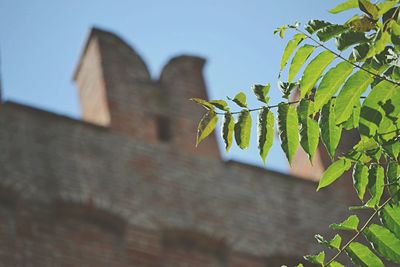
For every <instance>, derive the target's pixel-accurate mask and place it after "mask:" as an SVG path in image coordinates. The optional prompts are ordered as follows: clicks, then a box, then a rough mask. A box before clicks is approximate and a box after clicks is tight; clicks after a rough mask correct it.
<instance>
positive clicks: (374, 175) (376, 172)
mask: <svg viewBox="0 0 400 267" xmlns="http://www.w3.org/2000/svg"><path fill="white" fill-rule="evenodd" d="M384 185H385V171H384V169H383V168H382V166H379V165H370V167H369V170H368V190H369V192H370V193H371V196H372V198H371V199H370V200H368V202H367V203H366V204H365V205H366V206H368V207H374V206H376V205H379V202H380V200H381V197H382V194H383V189H384V187H385V186H384Z"/></svg>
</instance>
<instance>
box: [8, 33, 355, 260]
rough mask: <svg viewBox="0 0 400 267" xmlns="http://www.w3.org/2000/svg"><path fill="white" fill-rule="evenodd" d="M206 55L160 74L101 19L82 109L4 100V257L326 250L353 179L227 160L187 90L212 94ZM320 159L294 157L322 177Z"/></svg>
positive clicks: (185, 256)
mask: <svg viewBox="0 0 400 267" xmlns="http://www.w3.org/2000/svg"><path fill="white" fill-rule="evenodd" d="M204 64H205V61H204V60H203V59H201V58H198V57H194V56H179V57H175V58H173V59H171V60H170V61H169V62H168V63H167V64H166V66H165V67H164V69H163V71H162V73H161V75H160V77H159V78H158V79H156V80H155V79H152V78H151V76H150V74H149V71H148V69H147V67H146V64H145V63H144V61H143V60H142V59H141V58H140V56H139V55H138V54H137V53H136V52H135V51H134V50H133V49H132V47H131V46H129V45H128V44H127V43H126V42H124V41H123V40H122V39H121V38H119V37H118V36H116V35H115V34H113V33H110V32H107V31H103V30H100V29H92V31H91V33H90V35H89V37H88V39H87V42H86V45H85V48H84V50H83V53H82V55H81V58H80V61H79V64H78V67H77V69H76V72H75V74H74V80H75V81H76V84H77V87H78V90H79V97H80V102H81V110H82V120H81V121H77V120H73V119H70V118H67V117H63V116H59V115H57V114H52V113H49V112H46V111H43V110H39V109H34V108H31V107H27V106H24V105H20V104H17V103H13V102H3V103H1V104H0V147H1V153H0V266H96V267H101V266H143V267H156V266H164V267H169V266H171V267H181V266H182V267H183V266H205V267H208V266H210V267H211V266H219V267H222V266H223V267H227V266H232V267H248V266H255V267H257V266H280V265H281V264H287V265H288V266H289V265H294V264H297V263H298V261H299V260H301V257H302V255H304V254H305V253H312V252H315V251H316V248H317V244H316V242H315V241H314V240H313V236H314V234H315V233H321V234H325V235H327V237H330V236H331V233H329V232H328V225H329V224H330V223H332V222H334V221H339V220H341V219H344V218H345V217H347V215H348V213H347V210H346V205H347V204H348V203H349V202H350V201H351V200H352V199H353V197H352V195H351V194H352V193H350V192H351V191H350V190H332V189H326V190H324V191H323V192H322V193H316V192H315V188H316V184H315V183H314V182H313V181H310V180H306V179H299V178H297V177H295V176H292V175H284V174H281V173H277V172H273V171H268V170H265V169H262V168H257V167H253V166H249V165H246V164H242V163H239V162H234V161H229V162H225V161H223V160H222V159H221V157H220V152H219V151H218V146H217V142H216V138H215V136H211V137H209V138H208V139H207V140H205V141H204V142H203V143H202V144H201V145H200V146H199V147H198V148H195V147H194V138H195V135H196V128H197V123H198V121H199V119H200V117H201V115H202V113H203V110H202V109H201V108H199V107H197V106H196V105H194V104H193V103H191V102H190V101H187V100H188V99H189V98H191V97H200V98H206V97H207V94H206V87H205V82H204V78H203V73H202V69H203V66H204ZM299 153H300V152H299ZM320 154H321V155H322V153H320ZM316 160H317V161H318V163H316V164H315V165H314V167H313V168H317V169H316V170H311V171H310V166H309V165H307V163H305V162H306V158H305V156H304V155H301V153H300V154H298V156H297V157H296V161H295V163H294V171H296V172H297V173H299V174H300V175H302V176H308V175H309V176H310V177H311V176H312V175H314V176H315V177H316V175H315V174H316V173H317V172H321V171H323V168H324V164H325V165H326V164H327V163H328V159H326V158H324V157H323V156H318V157H317V159H316ZM296 168H297V170H296ZM312 179H313V178H312V177H311V180H312ZM344 186H346V187H348V185H344Z"/></svg>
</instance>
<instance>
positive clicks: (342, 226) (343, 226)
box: [329, 215, 360, 231]
mask: <svg viewBox="0 0 400 267" xmlns="http://www.w3.org/2000/svg"><path fill="white" fill-rule="evenodd" d="M359 222H360V219H358V217H357V215H351V216H349V217H348V218H347V219H346V220H344V221H343V222H341V223H339V224H336V223H334V224H331V225H329V228H331V229H333V230H344V231H358V224H359Z"/></svg>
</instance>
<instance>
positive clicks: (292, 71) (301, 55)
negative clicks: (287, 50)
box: [288, 44, 315, 82]
mask: <svg viewBox="0 0 400 267" xmlns="http://www.w3.org/2000/svg"><path fill="white" fill-rule="evenodd" d="M314 49H315V46H313V45H308V44H306V45H304V46H302V47H300V48H299V49H298V50H297V52H296V54H295V55H294V57H293V58H292V62H291V64H290V68H289V76H288V82H292V81H293V79H294V77H295V76H296V74H297V73H298V72H299V70H300V68H301V66H303V64H304V62H305V61H306V60H307V58H308V57H309V56H310V55H311V53H312V52H313V51H314Z"/></svg>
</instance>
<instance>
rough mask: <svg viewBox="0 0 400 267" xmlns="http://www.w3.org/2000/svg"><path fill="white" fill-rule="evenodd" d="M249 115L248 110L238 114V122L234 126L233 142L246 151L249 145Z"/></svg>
mask: <svg viewBox="0 0 400 267" xmlns="http://www.w3.org/2000/svg"><path fill="white" fill-rule="evenodd" d="M250 132H251V115H250V112H249V111H248V110H246V109H245V110H242V111H241V112H240V113H239V117H238V121H237V122H236V124H235V140H236V144H237V145H238V146H239V147H240V148H241V149H246V148H248V147H249V144H250Z"/></svg>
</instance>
